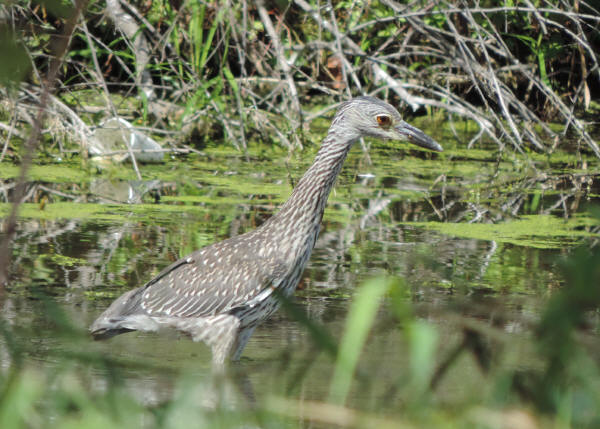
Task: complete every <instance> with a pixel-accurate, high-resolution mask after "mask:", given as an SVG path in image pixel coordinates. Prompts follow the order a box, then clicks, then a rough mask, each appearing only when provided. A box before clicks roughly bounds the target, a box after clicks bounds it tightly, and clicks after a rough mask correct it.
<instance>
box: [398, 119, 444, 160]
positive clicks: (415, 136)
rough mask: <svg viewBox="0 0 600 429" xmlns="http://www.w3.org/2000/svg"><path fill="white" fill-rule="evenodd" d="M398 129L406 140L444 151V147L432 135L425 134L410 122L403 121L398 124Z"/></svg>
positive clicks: (437, 150)
mask: <svg viewBox="0 0 600 429" xmlns="http://www.w3.org/2000/svg"><path fill="white" fill-rule="evenodd" d="M396 131H397V132H398V133H399V134H400V135H402V137H404V138H405V139H406V140H408V141H409V142H411V143H412V144H416V145H417V146H421V147H424V148H426V149H430V150H434V151H436V152H442V151H443V150H444V149H442V147H441V146H440V145H439V144H438V143H437V142H436V141H435V140H434V139H432V138H431V137H429V136H428V135H427V134H425V133H424V132H423V131H421V130H420V129H418V128H416V127H413V126H412V125H410V124H407V123H406V122H404V121H402V122H400V123H399V124H398V125H397V126H396Z"/></svg>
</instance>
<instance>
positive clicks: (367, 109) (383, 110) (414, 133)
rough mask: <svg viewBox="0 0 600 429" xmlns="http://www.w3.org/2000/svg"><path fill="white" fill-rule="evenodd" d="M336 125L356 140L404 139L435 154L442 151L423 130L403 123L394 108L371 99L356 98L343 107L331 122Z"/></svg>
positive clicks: (383, 102)
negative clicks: (369, 138) (375, 138)
mask: <svg viewBox="0 0 600 429" xmlns="http://www.w3.org/2000/svg"><path fill="white" fill-rule="evenodd" d="M336 125H338V126H340V127H343V129H344V130H345V132H346V133H350V134H352V136H353V137H356V138H360V137H377V138H380V139H390V140H405V141H408V142H410V143H413V144H415V145H417V146H421V147H424V148H426V149H430V150H434V151H436V152H442V150H443V149H442V147H441V146H440V145H439V144H438V143H437V142H436V141H435V140H433V139H432V138H431V137H429V136H428V135H427V134H425V133H424V132H423V131H421V130H420V129H418V128H416V127H413V126H412V125H410V124H408V123H406V122H405V121H403V120H402V117H401V116H400V113H398V111H397V110H396V109H394V107H392V106H391V105H390V104H388V103H386V102H385V101H382V100H379V99H378V98H374V97H357V98H354V99H352V100H350V101H347V102H346V103H344V104H342V106H341V107H340V108H339V110H338V112H337V114H336V116H335V119H334V121H333V126H336Z"/></svg>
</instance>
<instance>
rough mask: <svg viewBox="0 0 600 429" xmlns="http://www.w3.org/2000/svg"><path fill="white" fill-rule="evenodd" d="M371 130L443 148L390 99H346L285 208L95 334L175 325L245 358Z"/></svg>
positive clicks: (185, 264)
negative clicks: (354, 150) (351, 156)
mask: <svg viewBox="0 0 600 429" xmlns="http://www.w3.org/2000/svg"><path fill="white" fill-rule="evenodd" d="M382 118H383V119H382ZM386 118H387V119H386ZM363 136H372V137H379V138H387V139H397V140H398V139H406V140H409V141H411V142H413V143H415V144H417V145H420V146H423V147H427V148H429V149H432V150H437V151H441V150H442V148H441V147H440V146H439V145H438V144H437V143H435V142H434V141H433V140H432V139H431V138H429V137H427V136H426V135H425V134H423V133H422V132H421V131H419V130H418V129H416V128H414V127H412V126H410V125H408V124H407V123H406V122H404V121H402V119H401V117H400V115H399V114H398V112H397V111H396V110H395V109H394V108H393V107H392V106H390V105H389V104H388V103H385V102H383V101H381V100H378V99H376V98H372V97H359V98H355V99H353V100H351V101H348V102H346V103H343V104H342V105H341V106H340V108H339V109H338V112H337V113H336V115H335V117H334V119H333V121H332V124H331V127H330V129H329V132H328V135H327V137H326V138H325V139H324V140H323V143H322V145H321V148H320V150H319V152H318V154H317V156H316V158H315V161H314V162H313V164H312V165H311V166H310V168H309V169H308V170H307V172H306V173H305V174H304V175H303V177H302V179H300V181H299V182H298V185H297V186H296V188H295V189H294V191H293V192H292V195H291V196H290V198H289V199H288V201H286V202H285V203H284V204H283V205H282V207H281V209H280V210H279V212H278V213H277V214H275V215H274V216H273V217H271V218H270V219H269V220H268V221H266V222H265V223H264V224H263V225H261V226H260V227H259V228H257V229H256V230H253V231H250V232H248V233H246V234H242V235H239V236H236V237H232V238H229V239H227V240H224V241H221V242H218V243H214V244H212V245H209V246H207V247H204V248H202V249H200V250H197V251H195V252H193V253H192V254H190V255H189V256H187V257H185V258H183V259H180V260H179V261H176V262H174V263H173V264H171V265H170V266H168V267H167V268H165V269H164V270H163V271H162V272H161V273H160V274H159V275H158V276H156V277H155V278H154V279H152V280H150V281H149V282H148V283H147V284H146V285H144V286H142V287H140V288H137V289H134V290H132V291H129V292H127V293H125V294H123V295H122V296H121V297H119V298H118V299H117V300H115V301H114V302H113V303H112V305H111V306H110V307H109V308H108V309H107V310H106V311H104V313H102V314H101V315H100V317H98V319H97V320H96V321H95V322H94V323H93V324H92V326H91V328H90V331H91V333H92V335H93V336H94V337H95V338H97V339H102V338H108V337H111V336H113V335H117V334H121V333H123V332H128V331H133V330H142V331H155V330H158V329H159V328H160V327H162V326H167V327H173V328H175V329H178V330H180V331H183V332H185V333H188V334H190V335H191V336H192V338H193V339H194V340H195V341H204V342H206V343H207V344H208V345H209V346H210V347H211V349H212V352H213V362H214V363H215V364H217V365H220V364H223V363H224V362H225V361H226V359H227V358H232V359H234V360H236V359H238V358H239V356H240V355H241V353H242V350H243V348H244V346H245V345H246V342H247V341H248V339H249V338H250V336H251V335H252V332H253V331H254V328H255V327H256V326H257V325H258V324H259V323H260V322H262V321H263V320H265V319H267V318H268V317H269V316H270V315H271V314H273V312H275V311H276V310H277V308H278V304H279V299H278V298H277V296H276V294H274V293H273V292H274V291H275V290H278V292H280V293H282V294H284V295H290V294H292V293H293V292H294V290H295V288H296V286H297V284H298V281H299V280H300V277H301V275H302V272H303V271H304V267H305V266H306V263H307V262H308V259H309V257H310V254H311V252H312V249H313V247H314V245H315V242H316V240H317V236H318V234H319V226H320V223H321V219H322V217H323V212H324V210H325V205H326V203H327V198H328V196H329V193H330V191H331V188H332V186H333V184H334V182H335V179H336V178H337V176H338V174H339V172H340V169H341V167H342V164H343V163H344V160H345V159H346V156H347V154H348V151H349V150H350V148H351V147H352V144H353V143H354V142H355V141H356V140H358V139H359V138H360V137H363Z"/></svg>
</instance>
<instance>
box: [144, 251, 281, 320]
mask: <svg viewBox="0 0 600 429" xmlns="http://www.w3.org/2000/svg"><path fill="white" fill-rule="evenodd" d="M284 274H285V265H284V264H283V263H281V262H280V261H278V260H276V259H273V258H262V257H260V256H258V255H256V254H253V253H248V252H247V251H244V252H240V254H239V255H238V253H237V252H234V251H233V250H232V246H230V245H228V243H227V242H221V243H216V244H214V245H212V246H209V247H207V248H205V249H202V250H199V251H196V252H194V253H192V254H191V255H190V256H188V257H187V258H184V259H181V260H179V261H177V262H175V263H173V264H171V265H170V266H169V267H167V268H165V269H164V270H163V271H162V272H161V273H160V274H159V275H158V276H157V277H155V278H154V279H152V280H151V281H150V282H149V283H148V284H146V285H145V286H144V288H143V293H142V295H141V297H140V298H141V299H140V302H139V305H140V307H141V309H142V310H143V311H144V313H146V314H148V315H150V316H158V317H160V316H168V317H205V316H211V315H215V314H219V313H223V312H226V311H229V310H230V309H233V308H235V307H238V306H241V305H244V304H246V303H248V302H249V301H251V300H252V299H253V298H255V297H257V296H259V295H260V294H261V293H262V294H265V293H269V292H270V291H271V290H272V289H273V288H275V287H276V286H277V283H278V281H279V280H280V279H281V278H282V277H283V276H284Z"/></svg>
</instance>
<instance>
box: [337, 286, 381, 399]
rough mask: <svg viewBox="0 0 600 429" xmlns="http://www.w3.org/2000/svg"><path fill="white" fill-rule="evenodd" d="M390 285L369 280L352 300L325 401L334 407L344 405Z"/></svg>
mask: <svg viewBox="0 0 600 429" xmlns="http://www.w3.org/2000/svg"><path fill="white" fill-rule="evenodd" d="M390 284H391V280H389V279H385V278H377V279H373V280H370V281H368V282H367V283H365V284H364V285H363V286H362V287H361V288H360V290H359V291H358V292H357V294H356V296H355V297H354V300H353V302H352V304H351V306H350V312H349V313H348V318H347V320H346V329H345V330H344V335H343V337H342V341H341V343H340V347H339V350H338V355H337V359H336V364H335V369H334V373H333V379H332V381H331V387H330V390H329V401H331V402H333V403H337V404H344V403H345V402H346V398H347V396H348V392H349V390H350V385H351V383H352V378H353V376H354V372H355V370H356V365H357V363H358V358H359V356H360V354H361V351H362V349H363V346H364V344H365V341H366V339H367V335H368V333H369V331H370V330H371V326H372V325H373V322H374V320H375V314H376V312H377V309H378V307H379V301H380V300H381V297H382V296H383V295H384V294H385V293H386V292H387V291H388V290H389V288H390Z"/></svg>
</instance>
